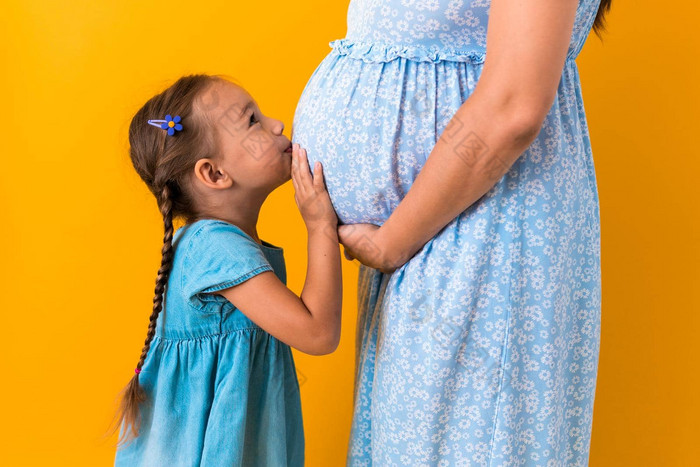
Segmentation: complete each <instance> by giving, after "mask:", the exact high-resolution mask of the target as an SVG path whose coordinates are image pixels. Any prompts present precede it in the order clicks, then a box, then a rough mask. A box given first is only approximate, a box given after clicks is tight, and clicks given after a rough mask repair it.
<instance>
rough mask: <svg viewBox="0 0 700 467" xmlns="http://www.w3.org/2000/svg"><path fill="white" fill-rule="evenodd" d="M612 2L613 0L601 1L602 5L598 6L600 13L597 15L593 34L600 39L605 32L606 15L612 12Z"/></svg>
mask: <svg viewBox="0 0 700 467" xmlns="http://www.w3.org/2000/svg"><path fill="white" fill-rule="evenodd" d="M611 2H612V0H600V5H598V13H596V15H595V20H594V21H593V32H595V33H596V35H597V36H598V37H601V35H600V34H601V32H603V31H605V15H606V13H607V12H609V11H610V3H611Z"/></svg>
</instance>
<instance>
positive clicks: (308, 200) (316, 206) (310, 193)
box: [292, 143, 338, 230]
mask: <svg viewBox="0 0 700 467" xmlns="http://www.w3.org/2000/svg"><path fill="white" fill-rule="evenodd" d="M292 148H293V149H292V183H293V184H294V200H295V201H296V203H297V207H298V208H299V212H300V213H301V217H302V219H304V224H306V230H313V229H316V228H320V229H321V230H325V228H327V226H329V225H330V226H331V229H332V230H335V229H336V227H337V226H338V217H337V215H336V213H335V209H333V204H332V203H331V198H330V196H329V195H328V191H327V190H326V185H325V183H324V179H323V167H321V163H320V162H317V163H316V166H315V167H314V174H313V176H312V175H311V172H309V160H308V159H307V157H306V149H303V148H300V147H299V145H298V144H296V143H294V144H293V145H292Z"/></svg>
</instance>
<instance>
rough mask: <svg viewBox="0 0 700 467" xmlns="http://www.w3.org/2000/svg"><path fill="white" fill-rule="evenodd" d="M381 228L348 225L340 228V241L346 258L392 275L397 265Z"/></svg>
mask: <svg viewBox="0 0 700 467" xmlns="http://www.w3.org/2000/svg"><path fill="white" fill-rule="evenodd" d="M380 229H381V227H379V226H377V225H374V224H346V225H341V226H339V227H338V241H339V242H340V243H341V244H342V245H343V247H344V248H345V252H344V254H345V257H346V258H347V259H349V260H353V259H357V260H358V261H360V262H361V263H362V264H364V265H365V266H369V267H371V268H374V269H379V270H380V271H381V272H383V273H385V274H391V273H392V272H394V270H396V268H397V267H399V266H400V265H397V264H395V263H394V261H393V260H392V258H391V252H390V251H389V248H388V247H387V245H385V244H384V242H383V240H382V236H381V231H380Z"/></svg>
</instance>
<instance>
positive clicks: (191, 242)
mask: <svg viewBox="0 0 700 467" xmlns="http://www.w3.org/2000/svg"><path fill="white" fill-rule="evenodd" d="M232 244H245V245H246V246H248V247H249V248H250V247H254V248H256V249H259V247H260V245H259V244H258V243H257V242H256V241H255V240H253V238H252V237H251V236H250V235H248V234H247V233H245V232H244V231H243V230H242V229H241V228H240V227H238V226H236V225H234V224H231V223H229V222H225V221H222V220H218V219H200V220H198V221H195V222H193V223H191V224H185V225H183V226H182V227H180V228H179V229H177V231H176V232H175V234H174V235H173V245H175V246H176V247H177V248H178V249H179V250H181V251H182V252H183V253H184V252H186V251H190V250H201V249H209V248H211V247H225V246H227V245H229V246H230V245H232ZM244 250H245V249H244Z"/></svg>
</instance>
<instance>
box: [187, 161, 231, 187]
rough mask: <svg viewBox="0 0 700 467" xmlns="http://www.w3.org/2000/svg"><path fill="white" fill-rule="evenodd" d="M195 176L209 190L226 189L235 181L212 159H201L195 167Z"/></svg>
mask: <svg viewBox="0 0 700 467" xmlns="http://www.w3.org/2000/svg"><path fill="white" fill-rule="evenodd" d="M194 175H195V176H196V177H197V178H198V179H199V181H201V182H202V183H204V185H205V186H207V187H209V188H214V189H224V188H230V187H231V186H232V185H233V179H232V178H231V177H230V176H229V175H228V174H227V173H226V171H225V170H224V169H223V167H219V166H217V165H216V162H214V161H213V160H212V159H208V158H203V159H199V160H198V161H197V162H196V163H195V165H194Z"/></svg>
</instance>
